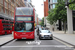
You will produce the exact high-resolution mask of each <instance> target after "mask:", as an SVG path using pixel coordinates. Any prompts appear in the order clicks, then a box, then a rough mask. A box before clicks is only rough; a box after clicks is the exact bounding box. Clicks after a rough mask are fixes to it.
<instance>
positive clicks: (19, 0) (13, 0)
mask: <svg viewBox="0 0 75 50" xmlns="http://www.w3.org/2000/svg"><path fill="white" fill-rule="evenodd" d="M16 7H25V4H24V1H23V0H0V19H7V20H13V19H14V11H15V8H16Z"/></svg>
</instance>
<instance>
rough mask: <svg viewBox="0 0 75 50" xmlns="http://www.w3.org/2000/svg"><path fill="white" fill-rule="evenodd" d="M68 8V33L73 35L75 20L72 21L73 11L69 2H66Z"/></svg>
mask: <svg viewBox="0 0 75 50" xmlns="http://www.w3.org/2000/svg"><path fill="white" fill-rule="evenodd" d="M65 7H66V8H67V25H68V33H73V20H72V10H70V9H69V2H68V0H66V6H65Z"/></svg>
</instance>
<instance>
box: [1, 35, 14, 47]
mask: <svg viewBox="0 0 75 50" xmlns="http://www.w3.org/2000/svg"><path fill="white" fill-rule="evenodd" d="M12 39H13V37H12V35H3V36H0V46H1V45H3V44H5V43H7V42H8V41H11V40H12Z"/></svg>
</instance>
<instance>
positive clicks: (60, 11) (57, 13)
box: [47, 0, 67, 33]
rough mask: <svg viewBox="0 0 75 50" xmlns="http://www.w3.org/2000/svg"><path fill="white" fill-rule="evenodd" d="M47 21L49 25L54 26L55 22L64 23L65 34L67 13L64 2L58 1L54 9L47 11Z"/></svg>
mask: <svg viewBox="0 0 75 50" xmlns="http://www.w3.org/2000/svg"><path fill="white" fill-rule="evenodd" d="M47 20H48V21H49V23H50V24H54V23H55V22H56V21H57V20H61V21H62V22H63V23H64V30H65V33H66V21H67V11H66V8H65V2H64V1H62V0H58V3H57V4H56V6H55V8H54V9H52V10H50V11H49V15H48V17H47Z"/></svg>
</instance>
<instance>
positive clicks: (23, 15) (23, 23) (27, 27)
mask: <svg viewBox="0 0 75 50" xmlns="http://www.w3.org/2000/svg"><path fill="white" fill-rule="evenodd" d="M34 28H35V12H34V8H28V7H18V8H16V10H15V13H14V28H13V29H14V31H13V32H12V34H13V37H14V39H34V37H35V36H34V32H35V29H34Z"/></svg>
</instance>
